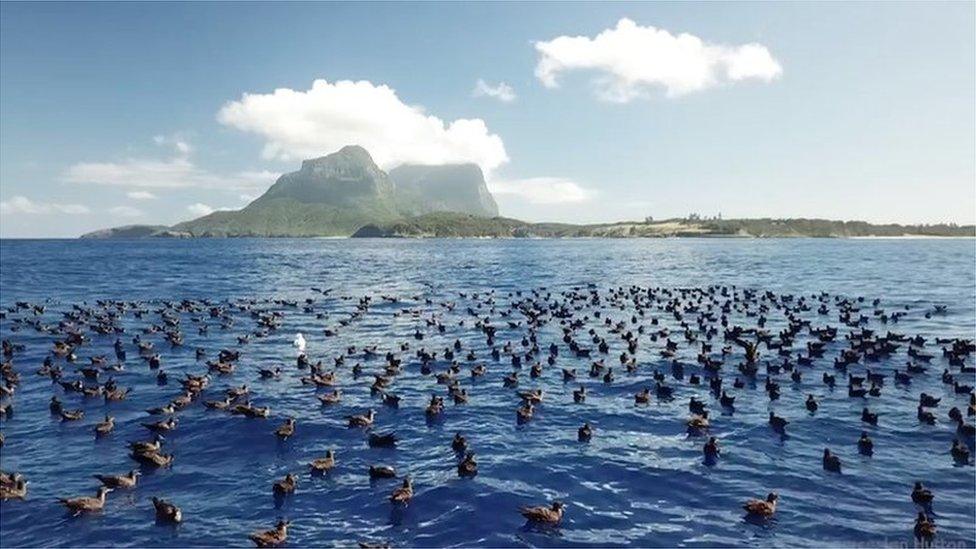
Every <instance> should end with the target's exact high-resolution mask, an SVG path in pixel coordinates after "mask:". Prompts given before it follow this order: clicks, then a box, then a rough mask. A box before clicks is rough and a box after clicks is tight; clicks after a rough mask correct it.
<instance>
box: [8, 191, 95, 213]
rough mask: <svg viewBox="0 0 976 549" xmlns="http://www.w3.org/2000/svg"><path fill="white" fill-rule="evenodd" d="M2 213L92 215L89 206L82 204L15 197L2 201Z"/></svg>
mask: <svg viewBox="0 0 976 549" xmlns="http://www.w3.org/2000/svg"><path fill="white" fill-rule="evenodd" d="M0 213H4V214H8V215H14V214H28V215H30V214H49V213H62V214H70V215H79V214H87V213H91V210H90V209H89V208H88V206H83V205H81V204H56V203H53V202H34V201H33V200H31V199H29V198H27V197H26V196H19V195H18V196H14V197H11V198H10V200H4V201H0Z"/></svg>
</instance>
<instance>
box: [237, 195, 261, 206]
mask: <svg viewBox="0 0 976 549" xmlns="http://www.w3.org/2000/svg"><path fill="white" fill-rule="evenodd" d="M257 197H258V195H256V194H247V193H241V194H240V195H239V198H240V199H241V202H243V203H245V204H249V203H251V202H253V201H254V200H255V199H256V198H257Z"/></svg>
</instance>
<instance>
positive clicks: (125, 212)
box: [108, 206, 145, 217]
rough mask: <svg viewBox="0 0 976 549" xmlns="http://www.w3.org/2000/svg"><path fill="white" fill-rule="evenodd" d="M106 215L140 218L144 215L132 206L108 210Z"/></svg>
mask: <svg viewBox="0 0 976 549" xmlns="http://www.w3.org/2000/svg"><path fill="white" fill-rule="evenodd" d="M108 213H110V214H112V215H114V216H115V217H142V216H143V215H145V214H144V213H143V211H142V210H140V209H139V208H133V207H132V206H115V207H114V208H109V210H108Z"/></svg>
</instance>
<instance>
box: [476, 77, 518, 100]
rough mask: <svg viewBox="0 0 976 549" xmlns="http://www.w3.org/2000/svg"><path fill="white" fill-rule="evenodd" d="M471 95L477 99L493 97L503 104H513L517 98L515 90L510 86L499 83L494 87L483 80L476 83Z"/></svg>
mask: <svg viewBox="0 0 976 549" xmlns="http://www.w3.org/2000/svg"><path fill="white" fill-rule="evenodd" d="M471 95H473V96H475V97H493V98H495V99H497V100H499V101H501V102H503V103H511V102H512V101H515V98H516V95H515V90H514V89H512V87H511V86H509V85H508V84H506V83H504V82H499V83H498V84H497V85H495V86H492V85H491V84H489V83H488V82H485V81H484V80H482V79H481V78H479V79H478V81H477V82H476V83H475V85H474V91H472V92H471Z"/></svg>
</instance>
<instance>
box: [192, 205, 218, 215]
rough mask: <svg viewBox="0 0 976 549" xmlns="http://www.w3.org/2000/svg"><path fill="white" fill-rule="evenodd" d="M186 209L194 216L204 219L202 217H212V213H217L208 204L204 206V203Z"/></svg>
mask: <svg viewBox="0 0 976 549" xmlns="http://www.w3.org/2000/svg"><path fill="white" fill-rule="evenodd" d="M186 209H187V211H189V212H190V213H191V214H193V215H195V216H197V217H202V216H205V215H210V214H212V213H214V212H215V211H216V210H215V209H214V208H212V207H210V206H208V205H206V204H204V203H202V202H197V203H195V204H190V205H189V206H187V207H186Z"/></svg>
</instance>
